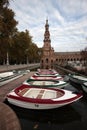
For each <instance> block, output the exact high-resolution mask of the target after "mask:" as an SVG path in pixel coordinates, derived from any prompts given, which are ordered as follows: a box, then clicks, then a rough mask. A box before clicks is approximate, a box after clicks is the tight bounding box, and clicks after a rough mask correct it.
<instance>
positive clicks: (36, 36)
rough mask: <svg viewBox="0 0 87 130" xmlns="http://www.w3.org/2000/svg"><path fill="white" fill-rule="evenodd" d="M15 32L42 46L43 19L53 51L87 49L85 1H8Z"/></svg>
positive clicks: (86, 2)
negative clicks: (28, 34) (24, 32)
mask: <svg viewBox="0 0 87 130" xmlns="http://www.w3.org/2000/svg"><path fill="white" fill-rule="evenodd" d="M10 8H11V9H12V10H13V11H14V13H15V19H16V20H17V21H18V25H17V28H18V30H19V31H25V30H26V29H27V30H29V33H30V35H31V36H32V37H33V38H32V40H33V42H34V43H35V44H36V45H37V46H38V47H43V44H44V43H43V40H44V32H45V24H46V19H48V23H49V31H50V39H51V46H52V47H53V48H54V51H55V52H75V51H81V50H83V49H84V48H86V47H87V0H10Z"/></svg>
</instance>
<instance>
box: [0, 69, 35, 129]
mask: <svg viewBox="0 0 87 130" xmlns="http://www.w3.org/2000/svg"><path fill="white" fill-rule="evenodd" d="M34 73H35V72H30V73H28V74H26V75H23V76H22V77H20V78H18V79H15V80H13V81H11V82H9V83H7V84H5V85H3V86H0V130H21V126H20V122H19V119H18V118H17V116H16V114H15V112H14V111H13V110H12V109H11V108H10V107H9V106H7V105H6V104H4V103H3V101H4V99H5V96H6V94H7V93H9V92H10V91H11V90H12V89H14V88H16V87H18V86H20V85H21V84H22V83H23V82H24V81H25V80H26V79H28V78H29V77H30V76H32V75H33V74H34Z"/></svg>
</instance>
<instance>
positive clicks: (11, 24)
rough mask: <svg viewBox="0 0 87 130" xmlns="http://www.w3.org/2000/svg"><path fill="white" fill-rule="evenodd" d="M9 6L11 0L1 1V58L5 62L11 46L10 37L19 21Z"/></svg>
mask: <svg viewBox="0 0 87 130" xmlns="http://www.w3.org/2000/svg"><path fill="white" fill-rule="evenodd" d="M8 6H9V0H1V1H0V59H1V60H3V62H4V61H6V55H7V52H9V47H10V38H11V36H12V35H13V33H14V30H15V28H16V25H17V21H16V20H15V19H14V16H15V14H14V12H13V11H12V10H11V9H9V8H8ZM2 54H3V55H2Z"/></svg>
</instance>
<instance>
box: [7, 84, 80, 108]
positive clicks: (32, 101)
mask: <svg viewBox="0 0 87 130" xmlns="http://www.w3.org/2000/svg"><path fill="white" fill-rule="evenodd" d="M24 90H27V91H26V92H25V93H24ZM43 91H44V92H43ZM46 91H47V93H48V94H47V93H46ZM81 97H82V94H77V93H73V92H71V91H68V90H61V89H53V88H48V89H47V88H46V89H43V88H32V87H30V88H29V86H27V85H22V86H21V87H19V88H17V89H15V90H13V91H11V92H10V93H9V94H8V95H7V97H6V98H7V100H8V102H9V103H11V104H13V105H15V106H19V107H22V108H26V109H38V110H40V109H54V108H59V107H62V106H65V105H67V104H70V103H72V102H75V101H77V100H79V99H80V98H81Z"/></svg>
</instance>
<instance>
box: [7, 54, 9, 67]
mask: <svg viewBox="0 0 87 130" xmlns="http://www.w3.org/2000/svg"><path fill="white" fill-rule="evenodd" d="M6 64H7V66H8V65H9V55H8V52H7V61H6Z"/></svg>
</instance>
